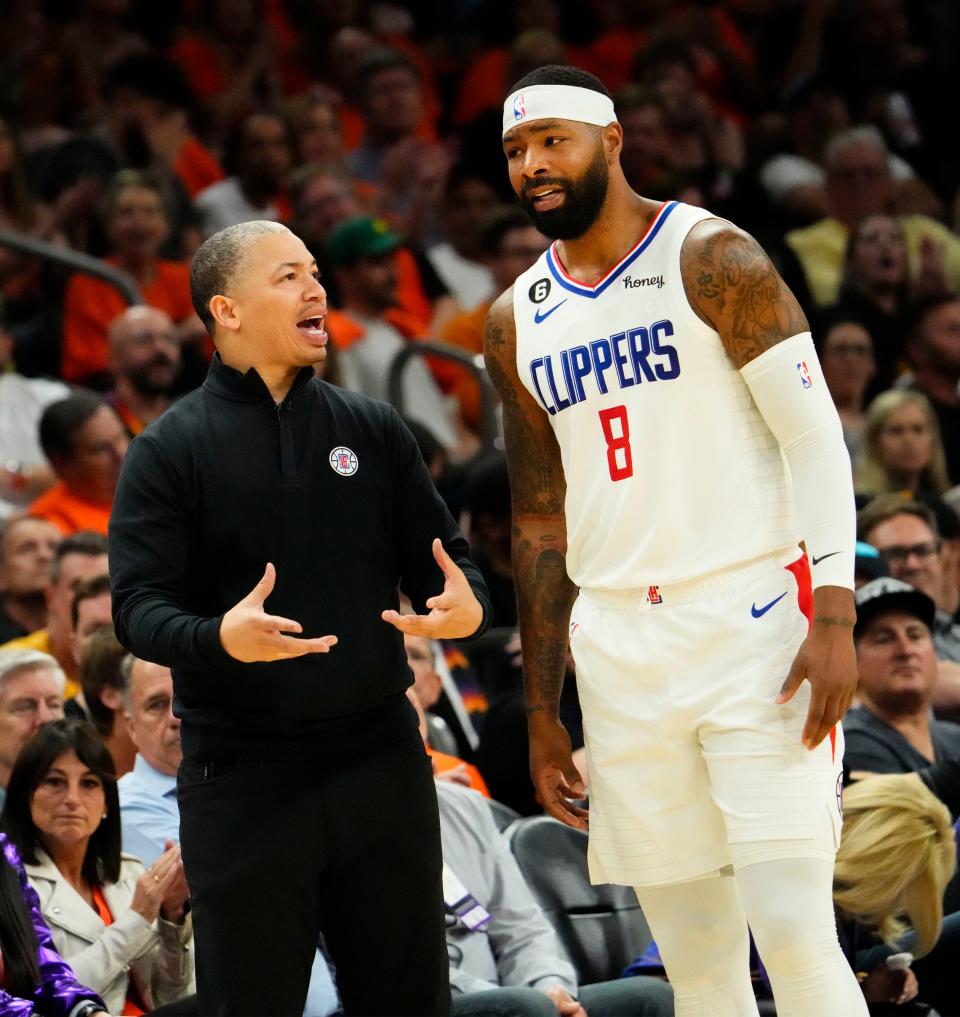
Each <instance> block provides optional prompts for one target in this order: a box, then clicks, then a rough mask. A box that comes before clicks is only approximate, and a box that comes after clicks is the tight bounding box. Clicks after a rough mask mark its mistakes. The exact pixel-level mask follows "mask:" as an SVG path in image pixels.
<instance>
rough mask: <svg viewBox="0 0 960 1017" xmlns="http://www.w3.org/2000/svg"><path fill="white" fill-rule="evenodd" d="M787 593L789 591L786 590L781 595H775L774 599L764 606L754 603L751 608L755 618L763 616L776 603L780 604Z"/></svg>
mask: <svg viewBox="0 0 960 1017" xmlns="http://www.w3.org/2000/svg"><path fill="white" fill-rule="evenodd" d="M786 595H787V591H786V590H784V591H783V593H781V594H780V596H779V597H775V598H774V599H773V600H771V601H770V603H769V604H764V605H763V607H757V605H756V604H754V605H753V607H751V608H750V613H751V614H752V615H753V617H754V618H762V617H763V616H764V615H765V614H766V613H767V611H769V610H770V608H771V607H773V605H774V604H779V603H780V601H781V600H783V598H784V597H785V596H786Z"/></svg>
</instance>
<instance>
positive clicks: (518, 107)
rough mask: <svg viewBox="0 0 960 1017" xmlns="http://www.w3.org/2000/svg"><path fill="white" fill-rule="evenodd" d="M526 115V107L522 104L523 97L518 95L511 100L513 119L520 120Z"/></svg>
mask: <svg viewBox="0 0 960 1017" xmlns="http://www.w3.org/2000/svg"><path fill="white" fill-rule="evenodd" d="M526 115H527V107H526V105H525V104H524V101H523V96H522V95H518V96H517V97H516V99H514V100H513V119H514V120H522V119H523V118H524V117H525V116H526Z"/></svg>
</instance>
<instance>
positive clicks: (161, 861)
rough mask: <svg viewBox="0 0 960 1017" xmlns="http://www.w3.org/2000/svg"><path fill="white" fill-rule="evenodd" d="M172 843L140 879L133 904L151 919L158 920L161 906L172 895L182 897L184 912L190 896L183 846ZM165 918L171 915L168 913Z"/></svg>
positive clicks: (138, 911)
mask: <svg viewBox="0 0 960 1017" xmlns="http://www.w3.org/2000/svg"><path fill="white" fill-rule="evenodd" d="M167 843H168V844H169V845H170V846H169V847H168V848H167V850H166V851H164V853H163V854H162V855H161V856H160V857H159V858H158V859H157V860H156V861H155V862H154V863H153V864H152V865H151V866H150V867H149V868H147V869H145V870H144V873H143V875H142V876H141V877H140V878H139V879H138V880H137V885H136V888H135V889H134V891H133V900H132V901H131V903H130V907H131V909H132V910H133V911H136V912H137V914H138V915H140V916H142V917H143V918H145V919H146V920H147V921H148V922H155V921H156V920H157V916H158V915H159V914H160V909H161V908H162V907H164V905H165V904H166V903H167V900H168V898H172V897H174V896H177V895H179V896H180V903H181V912H182V905H183V902H184V900H185V899H186V883H185V882H184V878H183V861H182V860H181V858H180V846H179V845H174V844H173V843H172V842H171V841H167ZM164 917H167V915H166V914H165V915H164Z"/></svg>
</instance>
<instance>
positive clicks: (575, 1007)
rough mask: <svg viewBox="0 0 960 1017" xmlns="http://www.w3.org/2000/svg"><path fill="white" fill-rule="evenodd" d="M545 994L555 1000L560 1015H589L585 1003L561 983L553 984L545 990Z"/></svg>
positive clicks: (581, 1016)
mask: <svg viewBox="0 0 960 1017" xmlns="http://www.w3.org/2000/svg"><path fill="white" fill-rule="evenodd" d="M543 994H544V995H545V996H549V997H550V999H551V1000H552V1001H553V1005H554V1006H555V1007H556V1008H557V1013H558V1014H559V1015H560V1017H587V1011H586V1010H584V1008H583V1005H582V1004H581V1003H580V1002H579V1001H578V1000H576V999H574V998H573V996H571V995H570V993H569V992H567V990H566V989H562V988H561V987H560V986H559V985H551V986H550V987H549V988H548V989H544V990H543Z"/></svg>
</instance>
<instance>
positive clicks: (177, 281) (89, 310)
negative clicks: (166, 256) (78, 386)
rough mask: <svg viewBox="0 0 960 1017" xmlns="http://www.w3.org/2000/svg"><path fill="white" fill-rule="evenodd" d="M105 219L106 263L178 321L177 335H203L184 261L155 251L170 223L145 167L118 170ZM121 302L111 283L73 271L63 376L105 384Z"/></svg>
mask: <svg viewBox="0 0 960 1017" xmlns="http://www.w3.org/2000/svg"><path fill="white" fill-rule="evenodd" d="M104 219H105V225H106V234H107V241H108V244H109V247H110V252H111V253H110V255H109V256H108V257H107V259H106V260H107V262H108V264H111V265H116V266H117V267H118V268H122V269H124V270H125V271H127V272H129V273H130V274H131V275H132V276H133V278H134V279H135V280H136V282H137V284H138V285H139V287H140V292H141V294H142V296H143V299H144V302H145V303H147V304H149V305H150V306H151V307H159V308H160V309H161V310H163V311H166V313H167V314H169V315H170V317H171V318H172V319H173V320H174V322H176V323H177V325H178V334H179V336H180V338H181V339H183V340H184V341H193V340H200V339H201V338H203V337H205V335H206V332H205V330H204V328H203V325H202V324H201V323H200V319H199V318H197V316H196V314H195V312H194V310H193V305H192V304H191V303H190V281H189V278H190V268H189V266H188V265H186V264H184V263H181V262H177V261H165V260H163V259H161V258H160V257H159V251H160V248H161V246H162V245H163V243H164V241H165V240H166V239H167V236H168V234H169V230H170V225H169V220H168V217H167V211H166V207H165V204H164V195H163V192H162V190H161V187H160V185H159V184H158V183H157V182H156V180H155V179H154V178H153V177H152V176H151V175H150V174H148V173H140V172H138V171H136V170H123V171H121V172H120V173H119V174H117V177H116V180H115V183H114V186H113V188H112V190H111V191H110V193H109V195H108V197H107V201H106V207H105V215H104ZM124 307H125V301H124V299H123V297H122V296H121V295H120V294H119V293H118V292H117V290H115V289H114V288H113V286H111V285H109V284H108V283H106V282H103V281H102V280H100V279H95V278H93V276H88V275H75V276H73V278H72V279H71V280H70V282H69V284H68V286H67V294H66V301H65V306H64V329H63V365H62V374H63V377H64V378H65V379H66V380H67V381H74V382H78V381H84V382H86V383H88V384H93V385H95V386H96V387H106V385H108V384H109V382H110V377H109V374H108V363H107V361H108V353H107V350H108V347H107V329H108V327H109V325H110V322H111V321H113V319H114V318H116V317H117V316H118V315H119V314H120V313H121V312H122V311H123V309H124Z"/></svg>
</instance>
